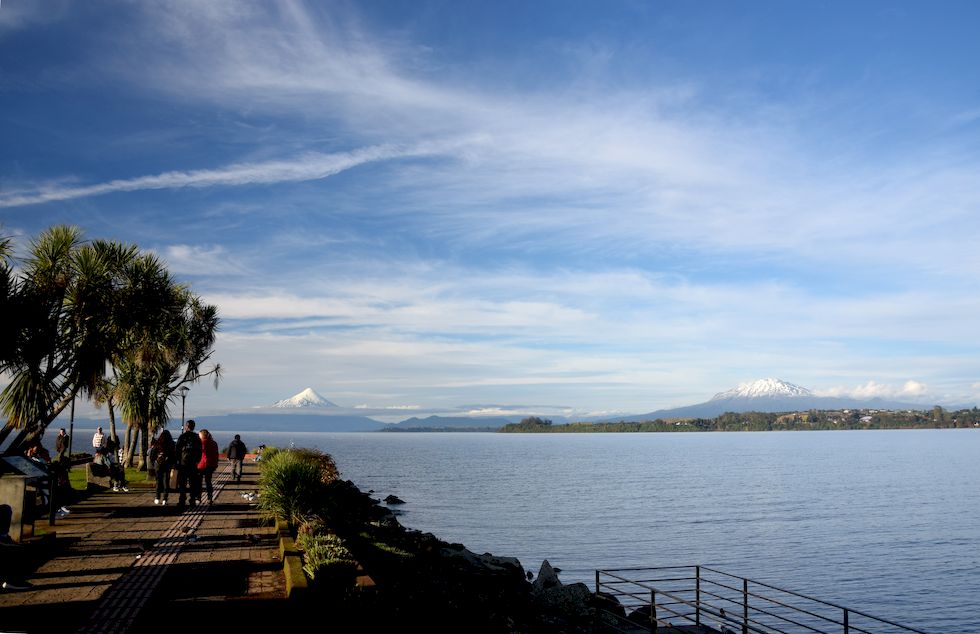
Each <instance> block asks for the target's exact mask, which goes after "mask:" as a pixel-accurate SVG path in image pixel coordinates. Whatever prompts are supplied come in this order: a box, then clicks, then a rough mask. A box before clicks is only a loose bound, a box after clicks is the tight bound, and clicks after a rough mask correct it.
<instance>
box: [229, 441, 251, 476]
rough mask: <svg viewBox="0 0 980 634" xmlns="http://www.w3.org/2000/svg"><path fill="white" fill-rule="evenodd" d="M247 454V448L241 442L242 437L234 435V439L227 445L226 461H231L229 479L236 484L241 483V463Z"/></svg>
mask: <svg viewBox="0 0 980 634" xmlns="http://www.w3.org/2000/svg"><path fill="white" fill-rule="evenodd" d="M247 453H248V447H246V446H245V443H243V442H242V437H241V436H239V435H238V434H235V439H234V440H233V441H231V444H230V445H228V459H229V460H231V477H232V478H233V479H234V480H235V481H237V482H241V481H242V463H243V462H244V461H245V454H247Z"/></svg>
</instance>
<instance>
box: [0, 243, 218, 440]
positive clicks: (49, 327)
mask: <svg viewBox="0 0 980 634" xmlns="http://www.w3.org/2000/svg"><path fill="white" fill-rule="evenodd" d="M0 260H2V267H0V302H2V307H3V308H4V313H5V315H6V316H7V317H8V326H7V327H8V333H9V336H7V337H4V343H3V344H2V347H0V370H2V371H6V372H7V373H8V374H9V375H10V377H11V381H10V383H9V384H8V385H7V387H6V388H5V389H4V390H3V392H2V393H0V409H2V412H3V413H4V414H5V415H6V416H7V417H8V422H7V424H6V426H5V427H4V431H3V432H2V437H0V441H2V440H3V439H4V438H5V437H6V434H9V433H10V432H11V430H14V429H17V430H19V432H20V433H19V435H18V436H17V437H16V438H15V439H14V441H12V442H11V444H10V448H11V449H16V448H17V447H18V446H20V445H22V444H24V443H26V442H30V441H32V440H33V439H34V438H36V437H38V436H39V435H40V434H42V433H43V432H44V430H45V428H46V427H47V426H48V425H49V424H50V423H51V422H52V421H53V420H54V419H55V418H57V416H58V415H59V414H61V412H63V411H64V409H65V408H66V407H67V406H68V405H69V404H70V403H71V402H72V400H73V399H74V398H75V397H76V396H79V395H81V396H82V397H88V398H92V399H93V400H95V401H96V402H97V403H99V402H104V403H106V404H107V405H108V406H109V411H110V418H111V419H112V421H113V424H112V426H111V433H112V435H113V437H114V438H117V437H116V434H115V424H114V420H115V416H114V406H115V405H116V404H117V403H118V404H119V405H120V406H121V409H122V412H123V415H124V417H125V418H126V419H127V423H128V424H131V425H134V426H136V427H137V428H138V429H140V430H141V431H142V432H143V449H144V451H143V454H142V455H145V450H146V444H147V436H146V433H147V431H148V430H152V429H155V428H156V427H158V426H160V425H162V424H165V423H166V420H167V403H168V401H169V399H170V398H171V397H172V395H173V392H174V390H175V389H176V388H177V387H179V386H181V385H184V384H186V383H193V382H196V381H197V380H199V379H200V378H201V377H203V376H207V375H214V377H215V379H217V377H218V376H219V374H220V367H219V366H215V367H214V368H212V369H211V370H210V371H207V372H204V371H203V370H202V366H203V364H204V362H206V361H207V360H208V359H209V358H210V357H211V354H212V348H213V345H214V341H215V336H216V331H217V325H218V317H217V309H216V308H215V307H214V306H207V305H204V304H203V303H202V302H201V301H200V299H199V298H198V297H196V296H195V295H194V294H193V293H191V292H190V291H189V290H188V289H187V288H186V287H184V286H182V285H180V284H177V283H176V282H175V281H174V280H173V278H172V277H171V276H170V274H169V273H168V272H167V271H166V268H165V267H164V266H163V264H162V263H161V262H160V261H159V259H157V258H156V257H155V256H152V255H148V254H141V253H140V252H139V249H138V248H137V247H136V246H133V245H124V244H120V243H116V242H110V241H104V240H96V241H93V242H91V243H85V242H83V240H82V236H81V231H80V230H79V229H78V228H76V227H69V226H64V225H61V226H56V227H52V228H50V229H48V230H47V231H45V232H44V233H42V234H41V235H40V236H39V237H38V238H37V239H35V240H34V241H33V242H32V243H31V245H30V249H29V255H28V257H27V258H26V259H25V260H24V262H23V266H22V267H21V268H20V270H19V271H18V272H17V273H16V274H14V273H13V272H12V268H11V266H10V264H9V240H6V239H4V240H0Z"/></svg>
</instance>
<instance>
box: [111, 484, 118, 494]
mask: <svg viewBox="0 0 980 634" xmlns="http://www.w3.org/2000/svg"><path fill="white" fill-rule="evenodd" d="M112 490H113V491H115V492H117V493H118V492H119V487H117V486H116V485H112Z"/></svg>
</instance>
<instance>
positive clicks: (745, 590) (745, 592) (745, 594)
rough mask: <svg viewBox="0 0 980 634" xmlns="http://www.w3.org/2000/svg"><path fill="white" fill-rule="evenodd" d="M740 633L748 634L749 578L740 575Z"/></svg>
mask: <svg viewBox="0 0 980 634" xmlns="http://www.w3.org/2000/svg"><path fill="white" fill-rule="evenodd" d="M742 634H749V580H748V579H746V578H745V577H742Z"/></svg>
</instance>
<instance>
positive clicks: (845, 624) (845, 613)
mask: <svg viewBox="0 0 980 634" xmlns="http://www.w3.org/2000/svg"><path fill="white" fill-rule="evenodd" d="M850 631H851V626H850V625H848V624H847V608H844V634H847V633H848V632H850Z"/></svg>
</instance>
